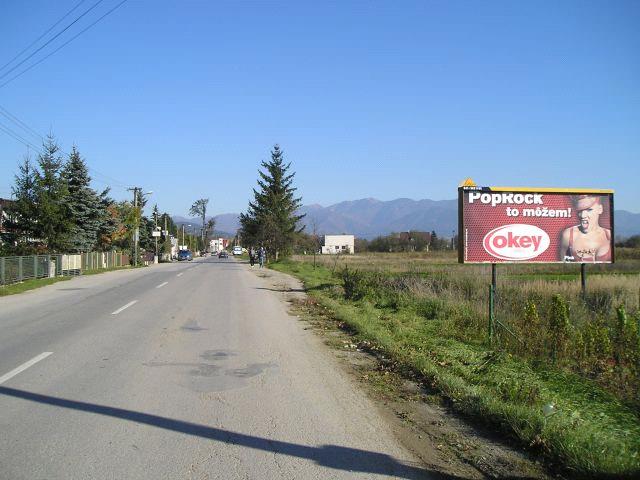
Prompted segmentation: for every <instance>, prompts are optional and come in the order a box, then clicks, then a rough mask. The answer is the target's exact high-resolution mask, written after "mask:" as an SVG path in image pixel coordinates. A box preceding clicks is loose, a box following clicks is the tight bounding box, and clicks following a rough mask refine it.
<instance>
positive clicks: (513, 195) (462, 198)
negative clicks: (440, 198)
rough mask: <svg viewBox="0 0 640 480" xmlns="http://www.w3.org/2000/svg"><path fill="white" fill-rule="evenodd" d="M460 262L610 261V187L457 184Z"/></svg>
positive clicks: (612, 243) (611, 226) (611, 252)
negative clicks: (601, 188)
mask: <svg viewBox="0 0 640 480" xmlns="http://www.w3.org/2000/svg"><path fill="white" fill-rule="evenodd" d="M458 232H459V235H458V260H459V262H460V263H564V262H573V263H613V261H614V242H613V239H614V235H613V190H587V189H571V190H570V189H551V188H519V187H515V188H511V187H478V186H463V187H460V188H458Z"/></svg>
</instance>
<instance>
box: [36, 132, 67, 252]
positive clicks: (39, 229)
mask: <svg viewBox="0 0 640 480" xmlns="http://www.w3.org/2000/svg"><path fill="white" fill-rule="evenodd" d="M58 150H59V147H58V145H57V144H56V142H55V140H54V138H53V137H52V136H51V135H49V136H48V137H47V139H46V141H45V142H44V143H43V153H41V154H40V155H39V156H38V165H39V166H40V172H38V173H37V174H36V182H35V185H36V205H37V208H38V210H37V211H38V215H37V224H36V229H35V232H34V233H35V236H36V237H37V238H39V239H40V240H42V241H43V242H44V243H45V245H46V248H47V251H49V252H63V251H64V250H66V249H67V248H68V246H69V245H68V237H69V232H70V230H71V227H72V222H71V215H70V212H69V208H68V207H67V203H66V202H67V200H68V189H67V185H66V181H65V179H64V178H63V177H62V175H61V169H62V158H61V157H60V155H58Z"/></svg>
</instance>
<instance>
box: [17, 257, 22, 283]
mask: <svg viewBox="0 0 640 480" xmlns="http://www.w3.org/2000/svg"><path fill="white" fill-rule="evenodd" d="M18 281H19V282H21V281H22V257H18Z"/></svg>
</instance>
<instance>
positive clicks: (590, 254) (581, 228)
mask: <svg viewBox="0 0 640 480" xmlns="http://www.w3.org/2000/svg"><path fill="white" fill-rule="evenodd" d="M573 203H574V207H575V210H576V212H577V214H578V220H579V221H580V223H579V224H578V225H574V226H573V227H569V228H567V229H565V230H564V231H563V232H562V240H561V242H560V252H559V253H560V260H564V261H566V262H578V263H586V262H610V261H611V230H609V229H607V228H603V227H601V226H600V223H599V219H600V215H602V212H603V206H602V203H601V201H600V196H598V195H576V196H575V197H574V198H573Z"/></svg>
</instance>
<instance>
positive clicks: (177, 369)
mask: <svg viewBox="0 0 640 480" xmlns="http://www.w3.org/2000/svg"><path fill="white" fill-rule="evenodd" d="M123 307H126V308H123ZM49 352H51V353H49ZM0 432H1V433H0V479H12V480H14V479H30V480H32V479H45V478H46V479H71V478H76V479H93V478H100V479H103V478H114V479H123V478H127V479H137V478H149V479H161V478H176V479H182V478H197V479H200V478H202V479H272V478H273V479H280V478H285V479H315V478H321V479H324V478H336V479H338V478H345V479H347V478H348V479H354V478H361V479H364V478H366V479H373V478H408V479H409V478H410V479H413V478H427V477H426V476H427V472H426V471H425V470H424V469H423V468H422V467H420V466H419V464H418V462H417V461H416V459H415V458H414V457H413V456H412V455H411V454H410V453H408V452H407V451H405V450H404V449H403V448H401V447H400V446H399V445H398V443H397V442H396V441H395V439H394V438H393V436H392V434H391V433H389V431H388V429H387V428H386V426H385V424H384V422H383V421H382V420H381V418H380V417H379V416H378V415H377V413H376V411H375V408H374V407H373V406H372V405H371V404H370V402H369V401H368V399H367V398H366V397H365V396H364V395H363V394H362V393H361V392H359V391H358V390H357V389H356V388H354V386H353V385H352V384H351V383H350V381H349V379H348V378H347V377H346V376H345V375H344V374H343V373H341V372H340V371H339V369H337V368H336V365H335V364H334V361H333V360H332V359H331V358H330V356H329V355H327V353H326V352H323V351H322V348H320V347H319V341H318V339H317V338H315V337H313V334H312V333H310V332H308V331H305V330H304V329H303V328H302V326H301V325H300V324H299V323H298V322H296V320H295V319H294V318H292V317H290V316H288V315H287V313H286V307H285V305H283V304H282V302H281V300H280V299H279V298H278V297H277V295H276V294H275V293H274V292H272V291H270V290H269V289H268V285H267V284H266V283H265V281H264V279H262V278H260V277H259V276H257V275H255V272H253V271H251V269H250V267H249V266H248V265H246V264H244V263H241V262H238V261H235V260H233V259H228V260H219V259H217V258H207V259H200V260H198V261H194V262H191V263H179V264H163V265H158V266H154V267H150V268H146V269H138V270H131V271H120V272H111V273H106V274H102V275H95V276H88V277H80V278H76V279H73V280H71V281H68V282H61V283H58V284H55V285H52V286H49V287H46V288H43V289H40V290H36V291H32V292H27V293H25V294H21V295H16V296H11V297H4V298H0Z"/></svg>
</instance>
